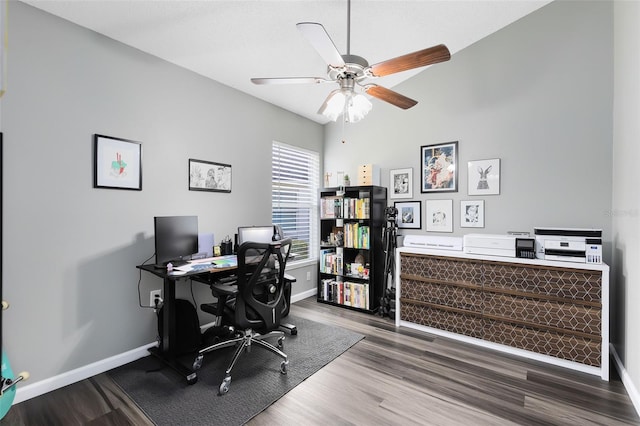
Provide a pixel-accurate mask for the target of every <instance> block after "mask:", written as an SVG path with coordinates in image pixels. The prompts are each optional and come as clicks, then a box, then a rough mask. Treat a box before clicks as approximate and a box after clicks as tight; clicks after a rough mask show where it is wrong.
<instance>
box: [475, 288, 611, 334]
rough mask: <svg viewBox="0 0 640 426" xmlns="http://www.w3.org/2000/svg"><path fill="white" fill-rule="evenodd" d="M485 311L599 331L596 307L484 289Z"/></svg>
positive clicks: (567, 328) (574, 328)
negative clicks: (498, 292)
mask: <svg viewBox="0 0 640 426" xmlns="http://www.w3.org/2000/svg"><path fill="white" fill-rule="evenodd" d="M484 302H485V305H484V314H485V315H490V316H498V317H503V318H505V319H513V320H515V321H524V322H527V323H532V324H538V325H546V326H549V327H556V328H561V329H565V330H573V331H578V332H581V333H587V334H591V335H593V336H599V335H600V329H601V327H600V325H601V318H600V314H601V311H600V309H599V308H594V307H590V306H579V305H574V304H571V303H562V302H554V301H550V300H540V299H531V298H524V297H516V296H510V295H506V294H496V293H491V292H486V293H485V295H484Z"/></svg>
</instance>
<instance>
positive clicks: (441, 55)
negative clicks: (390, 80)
mask: <svg viewBox="0 0 640 426" xmlns="http://www.w3.org/2000/svg"><path fill="white" fill-rule="evenodd" d="M449 59H451V53H449V49H447V46H445V45H444V44H439V45H437V46H433V47H429V48H427V49H423V50H419V51H417V52H413V53H408V54H406V55H402V56H398V57H397V58H393V59H389V60H387V61H383V62H379V63H377V64H373V65H371V66H370V67H369V71H370V72H371V75H372V76H373V77H383V76H385V75H389V74H394V73H397V72H400V71H407V70H411V69H414V68H420V67H426V66H427V65H431V64H436V63H438V62H444V61H448V60H449Z"/></svg>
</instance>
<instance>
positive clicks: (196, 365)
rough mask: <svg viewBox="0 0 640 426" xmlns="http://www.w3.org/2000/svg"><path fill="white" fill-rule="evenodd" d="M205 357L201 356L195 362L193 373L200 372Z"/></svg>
mask: <svg viewBox="0 0 640 426" xmlns="http://www.w3.org/2000/svg"><path fill="white" fill-rule="evenodd" d="M203 358H204V356H203V355H202V354H199V355H198V356H197V357H196V359H195V360H194V361H193V371H196V370H199V369H200V367H202V359H203Z"/></svg>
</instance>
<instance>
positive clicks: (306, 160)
mask: <svg viewBox="0 0 640 426" xmlns="http://www.w3.org/2000/svg"><path fill="white" fill-rule="evenodd" d="M271 157H272V161H271V188H272V189H271V203H272V208H271V218H272V221H273V223H274V224H275V225H280V227H281V228H282V233H283V234H284V237H286V238H291V240H292V242H293V244H292V245H291V252H292V253H294V254H295V255H296V257H295V261H296V262H297V261H303V260H313V259H316V258H317V256H318V244H317V241H316V240H317V237H316V235H317V233H318V231H317V230H318V196H319V193H318V191H319V188H318V184H319V178H318V175H319V174H320V172H319V166H320V156H319V155H318V153H317V152H313V151H308V150H305V149H302V148H297V147H294V146H291V145H286V144H283V143H279V142H273V146H272V151H271Z"/></svg>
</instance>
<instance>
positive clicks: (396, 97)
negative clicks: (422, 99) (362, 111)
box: [364, 84, 418, 109]
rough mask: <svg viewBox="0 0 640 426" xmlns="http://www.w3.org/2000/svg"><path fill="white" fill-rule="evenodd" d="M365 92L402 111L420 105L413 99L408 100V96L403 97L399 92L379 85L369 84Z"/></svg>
mask: <svg viewBox="0 0 640 426" xmlns="http://www.w3.org/2000/svg"><path fill="white" fill-rule="evenodd" d="M364 90H365V92H367V94H369V95H371V96H373V97H376V98H378V99H380V100H383V101H385V102H389V103H390V104H392V105H395V106H397V107H398V108H402V109H409V108H411V107H412V106H414V105H415V104H417V103H418V101H414V100H413V99H411V98H407V97H406V96H404V95H401V94H400V93H398V92H394V91H393V90H390V89H387V88H385V87H382V86H378V85H377V84H369V85H367V86H366V87H365V89H364Z"/></svg>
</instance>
